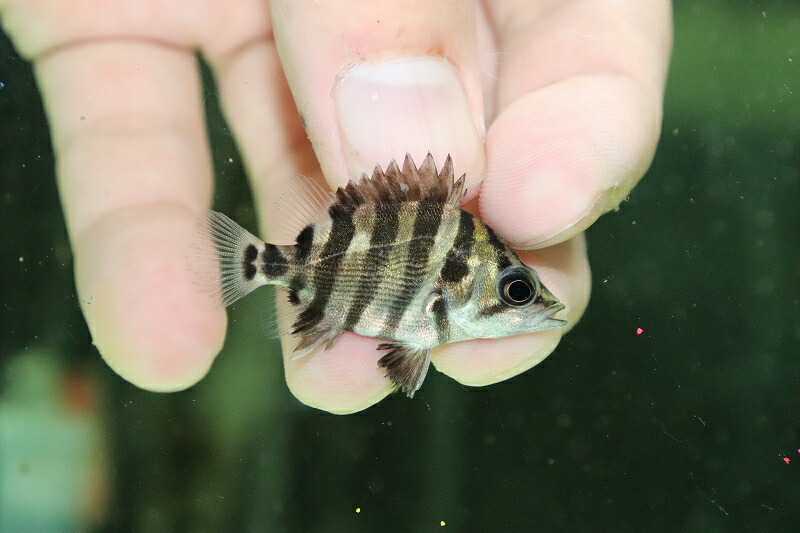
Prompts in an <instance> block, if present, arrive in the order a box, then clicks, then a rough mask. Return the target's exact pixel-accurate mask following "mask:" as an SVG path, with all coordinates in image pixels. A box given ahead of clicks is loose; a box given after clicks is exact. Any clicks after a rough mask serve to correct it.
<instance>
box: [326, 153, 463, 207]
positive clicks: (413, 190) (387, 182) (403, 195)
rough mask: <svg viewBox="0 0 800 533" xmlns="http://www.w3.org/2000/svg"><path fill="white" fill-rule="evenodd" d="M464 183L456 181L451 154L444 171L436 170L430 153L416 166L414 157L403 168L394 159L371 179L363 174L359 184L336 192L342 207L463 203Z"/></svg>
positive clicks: (407, 160)
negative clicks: (433, 202) (377, 204)
mask: <svg viewBox="0 0 800 533" xmlns="http://www.w3.org/2000/svg"><path fill="white" fill-rule="evenodd" d="M464 180H465V176H463V175H462V176H461V178H459V179H458V180H456V181H454V178H453V161H452V158H451V157H450V156H449V155H448V156H447V159H446V160H445V162H444V166H442V170H441V171H438V170H437V169H436V163H435V162H434V160H433V155H431V154H430V153H428V155H426V156H425V160H424V161H423V163H422V165H420V166H419V167H417V166H416V165H415V164H414V160H413V159H412V158H411V155H409V154H406V157H405V159H404V160H403V168H402V170H401V169H400V166H399V165H398V164H397V161H395V160H392V161H391V162H390V163H389V165H388V166H387V167H386V171H384V170H383V169H381V167H380V165H376V166H375V169H374V170H373V171H372V176H371V177H370V176H368V175H367V174H362V176H361V179H360V180H359V181H358V182H355V181H352V180H351V181H350V182H349V183H348V184H347V185H346V186H345V187H340V188H339V189H338V190H337V191H336V199H337V201H338V202H339V203H340V204H342V205H347V206H353V207H357V206H359V205H362V204H364V203H366V202H370V203H380V202H414V201H423V200H431V201H441V202H448V203H452V204H453V205H455V206H459V205H460V204H461V200H462V199H463V197H464Z"/></svg>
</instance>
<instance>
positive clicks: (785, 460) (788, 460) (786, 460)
mask: <svg viewBox="0 0 800 533" xmlns="http://www.w3.org/2000/svg"><path fill="white" fill-rule="evenodd" d="M783 462H784V463H786V464H787V465H788V464H789V463H791V462H792V460H791V459H789V458H788V457H784V458H783Z"/></svg>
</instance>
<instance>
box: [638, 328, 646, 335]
mask: <svg viewBox="0 0 800 533" xmlns="http://www.w3.org/2000/svg"><path fill="white" fill-rule="evenodd" d="M642 333H644V330H643V329H642V328H636V334H637V335H641V334H642Z"/></svg>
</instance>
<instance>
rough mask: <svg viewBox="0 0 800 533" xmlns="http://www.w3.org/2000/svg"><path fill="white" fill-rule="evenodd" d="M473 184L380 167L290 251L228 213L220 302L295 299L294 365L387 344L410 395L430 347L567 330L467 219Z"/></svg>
mask: <svg viewBox="0 0 800 533" xmlns="http://www.w3.org/2000/svg"><path fill="white" fill-rule="evenodd" d="M464 178H465V176H463V175H462V176H461V178H459V179H458V180H454V179H453V166H452V162H451V160H450V157H449V156H448V158H447V160H446V162H445V164H444V166H443V168H442V170H441V172H437V169H436V165H435V164H434V162H433V158H432V156H431V155H430V154H428V156H427V157H426V158H425V161H424V162H423V164H422V165H421V166H420V167H419V168H417V167H416V165H415V164H414V162H413V161H412V160H411V158H410V157H409V156H406V158H405V161H404V164H403V168H402V169H401V168H400V167H399V166H398V165H397V164H396V163H395V162H394V161H392V162H391V164H390V165H389V166H388V168H387V169H386V171H385V172H384V171H383V170H381V168H380V167H376V169H375V171H374V173H373V175H372V177H371V178H369V177H367V176H366V175H364V176H363V177H362V179H361V180H360V181H358V182H353V181H351V182H350V183H349V184H348V185H347V186H346V187H343V188H339V189H338V190H337V191H336V193H335V195H331V198H330V202H329V203H328V205H327V209H326V210H325V212H324V213H320V215H319V217H318V219H317V220H316V221H314V222H313V223H312V224H309V225H307V226H306V227H305V228H303V229H302V231H300V232H299V234H298V235H297V238H296V242H295V243H294V244H292V245H284V246H282V245H275V244H270V243H265V242H264V241H261V240H259V239H257V238H256V237H254V236H253V235H251V234H250V233H248V232H247V231H246V230H244V229H243V228H241V227H240V226H239V225H238V224H236V223H235V222H233V221H232V220H230V219H229V218H228V217H226V216H225V215H223V214H221V213H217V212H214V211H210V212H209V214H208V225H207V230H208V231H207V236H208V237H210V239H211V241H212V242H213V244H214V246H215V249H216V253H217V254H218V257H219V260H220V262H219V264H220V266H221V275H220V276H219V279H218V280H217V281H218V282H219V285H220V290H221V296H222V298H221V300H222V303H223V304H224V305H229V304H231V303H233V302H234V301H236V300H238V299H239V298H241V297H242V296H244V295H246V294H248V293H249V292H250V291H252V290H253V289H254V288H256V287H258V286H261V285H266V284H273V285H279V286H283V287H285V288H286V290H287V292H288V298H289V301H290V302H291V304H292V306H293V308H294V309H295V311H296V317H295V320H294V324H293V326H292V330H291V332H292V334H293V335H295V336H297V337H299V339H300V340H299V343H298V345H297V348H296V350H295V357H302V356H304V355H306V354H308V353H309V352H311V351H313V350H315V349H317V348H319V347H321V346H326V347H330V346H331V345H332V344H333V343H334V342H335V341H336V339H337V338H338V337H339V336H340V335H341V334H342V333H343V332H345V331H351V332H354V333H357V334H360V335H364V336H369V337H379V338H383V339H387V342H385V343H383V344H381V345H379V346H378V349H379V350H385V351H386V354H385V355H384V356H383V357H382V358H381V359H380V361H379V362H378V364H379V365H380V366H382V367H384V368H385V369H386V372H387V376H388V377H389V378H390V379H391V380H392V381H393V382H394V383H395V385H396V386H397V387H398V388H399V389H401V390H403V391H404V392H405V393H406V394H408V395H409V396H413V395H414V392H415V391H417V390H418V389H419V387H420V385H421V384H422V381H423V380H424V378H425V374H426V373H427V370H428V367H429V364H430V351H431V348H433V347H435V346H438V345H440V344H445V343H449V342H457V341H464V340H469V339H476V338H497V337H506V336H511V335H518V334H521V333H529V332H532V331H540V330H545V329H552V328H558V327H561V326H563V325H564V323H565V321H563V320H560V319H556V318H553V315H554V314H555V313H557V312H558V311H560V310H561V309H563V308H564V306H563V305H562V304H561V303H560V302H559V300H558V299H557V298H556V297H555V296H553V294H551V293H550V291H548V290H547V288H545V286H544V285H542V283H541V282H540V280H539V277H538V275H537V274H536V272H535V271H534V270H533V269H531V268H530V267H528V266H526V265H525V264H524V263H523V262H522V261H521V260H520V258H519V257H518V256H517V254H516V253H515V252H514V251H513V250H511V249H510V248H509V247H508V246H506V244H505V243H504V242H503V240H502V239H501V238H500V237H498V236H497V234H495V232H494V231H493V230H492V229H491V228H490V227H489V226H487V225H486V224H484V223H483V222H481V221H480V220H479V219H478V218H476V217H474V216H473V215H471V214H470V213H468V212H467V211H464V210H463V209H461V208H460V204H461V200H462V198H463V196H464Z"/></svg>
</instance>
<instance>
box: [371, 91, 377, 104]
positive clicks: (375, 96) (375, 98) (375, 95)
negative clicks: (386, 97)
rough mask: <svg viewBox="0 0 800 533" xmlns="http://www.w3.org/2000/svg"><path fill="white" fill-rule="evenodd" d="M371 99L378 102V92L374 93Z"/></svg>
mask: <svg viewBox="0 0 800 533" xmlns="http://www.w3.org/2000/svg"><path fill="white" fill-rule="evenodd" d="M370 100H372V101H373V102H377V101H378V93H375V94H373V95H372V97H371V98H370Z"/></svg>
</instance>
